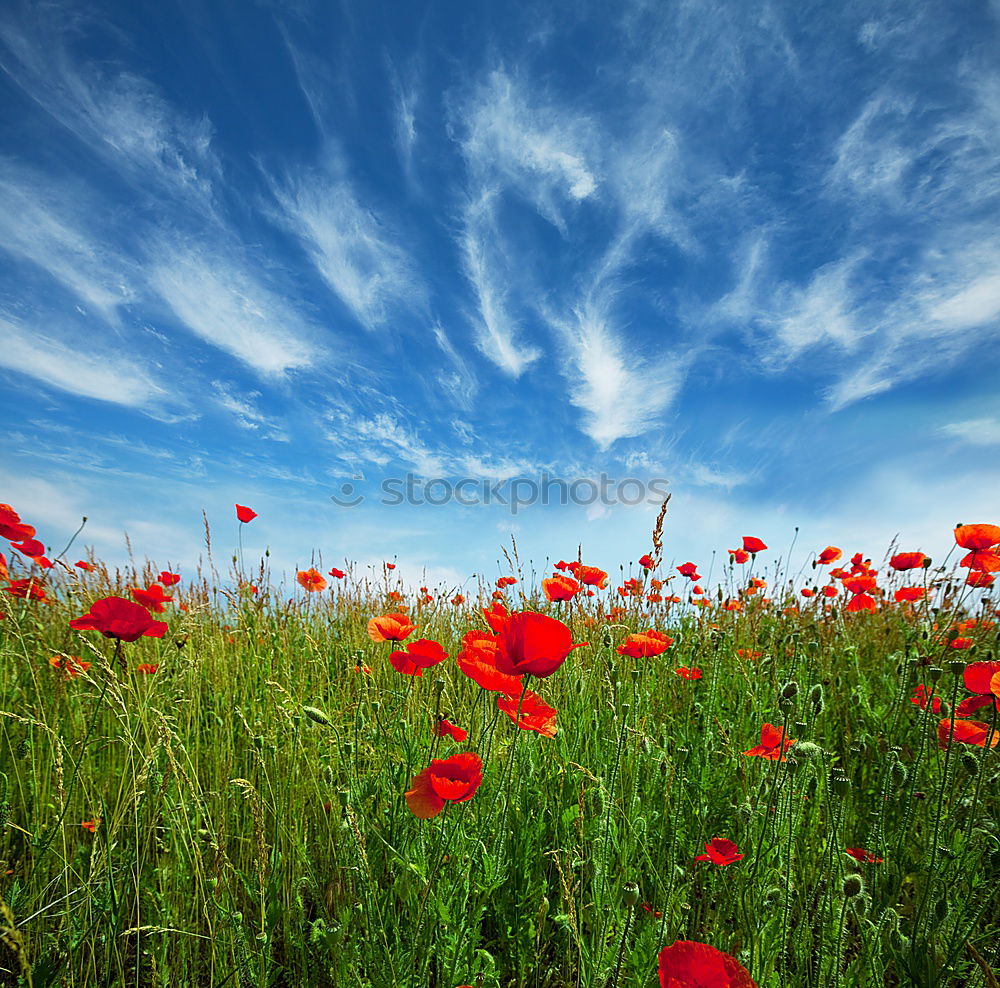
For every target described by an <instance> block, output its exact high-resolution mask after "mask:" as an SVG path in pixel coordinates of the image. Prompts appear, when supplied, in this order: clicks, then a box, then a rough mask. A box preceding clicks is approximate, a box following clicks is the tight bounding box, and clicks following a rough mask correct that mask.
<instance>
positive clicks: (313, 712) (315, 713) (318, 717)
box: [302, 707, 330, 727]
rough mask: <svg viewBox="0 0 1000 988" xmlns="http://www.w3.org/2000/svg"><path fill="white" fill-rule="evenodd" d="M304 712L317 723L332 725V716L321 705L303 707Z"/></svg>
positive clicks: (326, 725)
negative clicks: (321, 708) (324, 711)
mask: <svg viewBox="0 0 1000 988" xmlns="http://www.w3.org/2000/svg"><path fill="white" fill-rule="evenodd" d="M302 713H304V714H305V715H306V716H307V717H308V718H309V719H310V720H311V721H312V722H313V723H315V724H322V725H323V726H324V727H329V726H330V718H329V717H327V715H326V714H325V713H323V711H322V710H320V709H319V707H303V708H302Z"/></svg>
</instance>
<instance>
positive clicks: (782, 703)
mask: <svg viewBox="0 0 1000 988" xmlns="http://www.w3.org/2000/svg"><path fill="white" fill-rule="evenodd" d="M778 709H779V710H780V711H781V712H782V713H783V714H787V713H790V712H791V711H792V710H794V709H795V701H794V700H786V699H785V698H784V697H782V698H781V699H780V700H779V701H778Z"/></svg>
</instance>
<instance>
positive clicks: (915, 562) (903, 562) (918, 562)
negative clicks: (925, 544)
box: [889, 552, 930, 572]
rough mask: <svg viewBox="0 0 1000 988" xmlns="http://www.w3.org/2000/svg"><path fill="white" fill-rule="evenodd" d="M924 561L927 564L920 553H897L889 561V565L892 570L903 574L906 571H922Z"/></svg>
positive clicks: (925, 558) (924, 557)
mask: <svg viewBox="0 0 1000 988" xmlns="http://www.w3.org/2000/svg"><path fill="white" fill-rule="evenodd" d="M925 561H927V562H929V561H930V560H928V559H927V557H926V556H925V555H924V554H923V553H922V552H897V553H896V555H895V556H893V557H892V558H891V559H890V560H889V565H890V566H891V567H892V568H893V569H895V570H899V571H900V572H903V571H904V570H908V569H922V568H923V565H924V562H925Z"/></svg>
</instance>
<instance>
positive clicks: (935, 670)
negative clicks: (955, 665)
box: [927, 666, 944, 683]
mask: <svg viewBox="0 0 1000 988" xmlns="http://www.w3.org/2000/svg"><path fill="white" fill-rule="evenodd" d="M943 675H944V669H942V668H941V667H940V666H930V667H929V668H928V670H927V678H928V679H929V680H930V681H931V682H932V683H936V682H937V681H938V680H939V679H940V678H941V677H942V676H943Z"/></svg>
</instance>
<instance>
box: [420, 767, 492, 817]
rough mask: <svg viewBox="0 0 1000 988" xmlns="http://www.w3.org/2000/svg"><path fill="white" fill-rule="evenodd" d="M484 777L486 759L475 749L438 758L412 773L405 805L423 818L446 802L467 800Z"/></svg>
mask: <svg viewBox="0 0 1000 988" xmlns="http://www.w3.org/2000/svg"><path fill="white" fill-rule="evenodd" d="M482 781H483V760H482V759H481V758H480V757H479V755H477V754H476V753H475V752H472V751H465V752H462V753H461V754H459V755H452V756H451V757H450V758H435V759H433V761H431V763H430V765H429V766H428V767H427V768H425V769H424V770H423V771H422V772H420V773H419V774H417V775H415V776H414V777H413V781H412V782H411V786H412V788H411V789H410V790H409V791H408V792H407V793H406V805H407V806H408V807H409V808H410V812H411V813H412V814H413V815H414V816H416V817H419V818H420V819H421V820H427V819H429V818H430V817H434V816H437V815H438V814H439V813H440V812H441V811H442V810H443V809H444V806H445V803H464V802H466V801H467V800H469V799H472V797H473V796H474V795H475V793H476V790H477V789H478V788H479V786H480V784H481V783H482Z"/></svg>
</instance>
